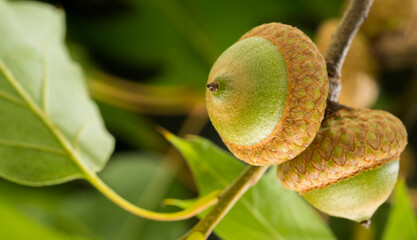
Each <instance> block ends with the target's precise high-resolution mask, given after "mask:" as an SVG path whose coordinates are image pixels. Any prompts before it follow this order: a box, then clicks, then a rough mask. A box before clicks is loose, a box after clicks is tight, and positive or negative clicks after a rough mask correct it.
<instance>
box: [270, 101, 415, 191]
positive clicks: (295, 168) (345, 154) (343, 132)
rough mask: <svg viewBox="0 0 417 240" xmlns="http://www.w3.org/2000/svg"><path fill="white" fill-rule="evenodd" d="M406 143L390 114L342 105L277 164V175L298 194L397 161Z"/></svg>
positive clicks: (401, 131)
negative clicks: (297, 150)
mask: <svg viewBox="0 0 417 240" xmlns="http://www.w3.org/2000/svg"><path fill="white" fill-rule="evenodd" d="M406 144H407V132H406V129H405V127H404V125H403V124H402V122H401V121H400V120H399V119H398V118H396V117H395V116H393V115H392V114H390V113H388V112H384V111H380V110H369V109H349V108H346V107H342V108H341V109H339V110H336V111H334V112H331V113H329V114H328V115H327V116H326V118H325V120H324V121H323V125H322V128H320V130H319V132H318V133H317V136H316V138H315V139H314V141H313V143H311V145H310V146H309V147H308V148H307V149H306V150H305V151H304V152H303V153H302V154H300V155H298V156H297V157H296V158H295V159H294V160H292V161H289V162H286V163H283V164H281V165H279V166H278V170H277V173H278V178H279V179H280V180H281V183H282V185H283V186H284V187H285V188H288V189H290V190H293V191H297V192H300V193H306V192H308V191H311V190H314V189H322V188H325V187H326V186H328V185H330V184H333V183H337V182H339V181H341V180H343V179H348V178H351V177H353V176H355V175H357V174H359V173H361V172H363V171H366V170H369V169H375V168H377V167H379V166H382V165H384V164H386V163H387V162H390V161H393V160H398V159H399V157H400V154H401V152H402V151H403V150H404V148H405V145H406Z"/></svg>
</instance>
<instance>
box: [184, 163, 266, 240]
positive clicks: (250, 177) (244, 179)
mask: <svg viewBox="0 0 417 240" xmlns="http://www.w3.org/2000/svg"><path fill="white" fill-rule="evenodd" d="M267 169H268V167H267V166H261V167H260V166H249V167H247V168H246V169H245V171H244V172H243V173H242V174H241V175H240V176H239V178H238V179H236V181H235V182H234V183H233V184H231V185H230V186H229V187H228V188H227V189H225V190H224V192H223V193H222V194H221V195H220V200H219V202H218V203H217V204H216V205H215V206H214V207H213V208H212V209H211V210H210V212H209V213H208V214H207V215H206V216H205V217H204V218H203V219H202V220H201V221H200V222H199V223H197V225H195V226H194V227H193V228H192V229H191V230H190V231H189V232H188V233H187V234H185V235H184V236H183V237H182V238H180V239H181V240H185V239H187V237H188V236H190V235H191V234H193V233H201V234H202V235H203V236H204V237H205V238H207V237H208V236H209V235H210V233H211V232H212V231H213V229H214V227H215V226H216V225H217V224H218V223H219V222H220V220H221V219H222V218H223V217H224V216H225V215H226V214H227V213H228V212H229V210H230V209H231V208H232V207H233V205H234V204H235V203H236V202H237V201H238V200H239V199H240V197H241V196H242V195H243V194H244V193H245V192H246V191H247V190H248V189H249V188H250V187H252V186H253V185H255V184H256V183H257V182H258V180H259V178H261V176H262V175H263V174H264V173H265V171H266V170H267Z"/></svg>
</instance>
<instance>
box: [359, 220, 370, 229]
mask: <svg viewBox="0 0 417 240" xmlns="http://www.w3.org/2000/svg"><path fill="white" fill-rule="evenodd" d="M361 226H362V227H364V228H366V229H369V227H370V226H371V219H367V220H363V221H362V222H361Z"/></svg>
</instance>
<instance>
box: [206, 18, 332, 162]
mask: <svg viewBox="0 0 417 240" xmlns="http://www.w3.org/2000/svg"><path fill="white" fill-rule="evenodd" d="M327 94H328V79H327V72H326V63H325V61H324V58H323V57H322V55H321V54H320V52H319V50H318V49H317V47H316V46H315V45H314V43H313V42H312V41H311V40H310V39H309V38H308V37H307V36H306V35H305V34H304V33H302V32H301V31H300V30H298V29H296V28H294V27H291V26H288V25H285V24H281V23H269V24H264V25H261V26H258V27H255V28H254V29H252V30H250V31H249V32H248V33H246V34H245V35H243V37H241V38H240V40H239V41H238V42H236V43H235V44H234V45H232V46H231V47H229V48H228V49H227V50H226V51H225V52H224V53H223V54H222V55H221V56H220V57H219V58H218V59H217V61H216V62H215V64H214V65H213V68H212V69H211V71H210V74H209V78H208V82H207V90H206V104H207V110H208V114H209V117H210V119H211V122H212V123H213V125H214V127H215V129H216V130H217V132H218V133H219V135H220V137H221V138H222V140H223V142H224V143H225V145H226V146H227V147H228V148H229V150H230V151H231V152H232V153H233V154H234V155H235V156H236V157H237V158H239V159H241V160H243V161H245V162H247V163H249V164H252V165H273V164H280V163H282V162H285V161H288V160H290V159H292V158H294V157H295V156H297V155H298V154H299V153H301V152H302V151H303V150H304V149H305V148H306V147H307V146H308V145H309V144H310V143H311V142H312V141H313V139H314V137H315V135H316V133H317V131H318V129H319V127H320V123H321V121H322V119H323V117H324V110H325V107H326V98H327Z"/></svg>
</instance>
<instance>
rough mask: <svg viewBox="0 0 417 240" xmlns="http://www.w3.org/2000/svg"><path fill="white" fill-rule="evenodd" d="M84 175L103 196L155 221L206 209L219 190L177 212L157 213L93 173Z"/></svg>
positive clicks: (184, 216)
mask: <svg viewBox="0 0 417 240" xmlns="http://www.w3.org/2000/svg"><path fill="white" fill-rule="evenodd" d="M85 177H86V179H87V180H88V181H89V182H90V183H91V184H92V185H93V186H94V187H95V188H96V189H97V190H99V191H100V192H101V193H102V194H103V195H104V196H106V197H107V198H108V199H110V200H111V201H112V202H114V203H115V204H117V205H118V206H119V207H121V208H123V209H125V210H126V211H128V212H130V213H132V214H135V215H137V216H140V217H143V218H147V219H152V220H157V221H178V220H184V219H187V218H191V217H193V216H195V215H197V214H199V213H200V212H202V211H204V210H206V209H207V208H209V207H210V206H212V205H214V204H216V203H217V201H218V197H219V194H220V192H219V191H214V192H212V193H209V194H208V195H206V196H204V197H202V198H200V199H199V200H197V201H196V202H195V203H194V204H193V205H192V206H190V207H189V208H187V209H184V210H182V211H179V212H173V213H159V212H154V211H149V210H146V209H143V208H140V207H138V206H136V205H134V204H132V203H130V202H129V201H127V200H126V199H124V198H122V197H121V196H120V195H118V194H117V193H115V192H114V191H113V189H111V188H110V187H109V186H107V185H106V184H105V183H104V182H103V181H102V180H101V179H100V178H99V177H98V176H97V175H96V174H95V173H89V174H87V175H86V176H85Z"/></svg>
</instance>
